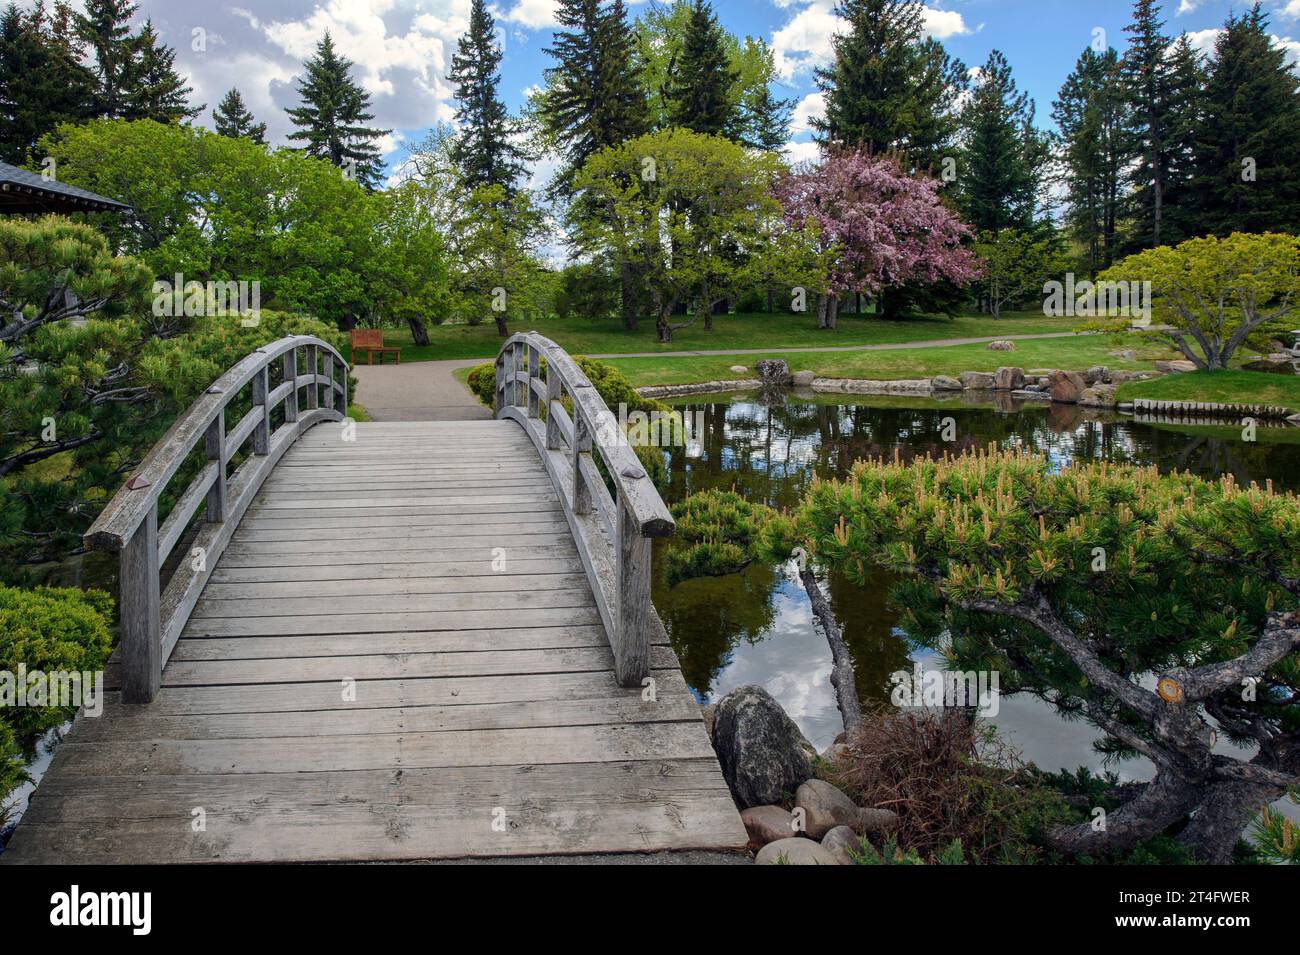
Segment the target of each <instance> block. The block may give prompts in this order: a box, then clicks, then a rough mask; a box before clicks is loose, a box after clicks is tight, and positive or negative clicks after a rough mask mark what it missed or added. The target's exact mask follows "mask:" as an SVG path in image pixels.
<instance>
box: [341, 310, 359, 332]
mask: <svg viewBox="0 0 1300 955" xmlns="http://www.w3.org/2000/svg"><path fill="white" fill-rule="evenodd" d="M356 327H357V317H356V316H355V315H353V314H351V313H348V314H347V315H344V316H343V317H342V318H340V319H339V331H342V332H350V331H352V329H354V328H356Z"/></svg>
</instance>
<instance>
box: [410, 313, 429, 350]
mask: <svg viewBox="0 0 1300 955" xmlns="http://www.w3.org/2000/svg"><path fill="white" fill-rule="evenodd" d="M406 325H407V327H408V328H410V330H411V341H412V342H414V343H415V344H417V345H427V344H429V332H428V329H426V328H425V327H424V319H422V318H408V319H407V320H406Z"/></svg>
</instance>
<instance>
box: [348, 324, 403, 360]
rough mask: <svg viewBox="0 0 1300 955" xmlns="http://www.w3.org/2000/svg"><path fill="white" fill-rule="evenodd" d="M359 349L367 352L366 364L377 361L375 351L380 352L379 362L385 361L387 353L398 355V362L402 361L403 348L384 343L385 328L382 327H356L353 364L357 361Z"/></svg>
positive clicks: (353, 337)
mask: <svg viewBox="0 0 1300 955" xmlns="http://www.w3.org/2000/svg"><path fill="white" fill-rule="evenodd" d="M357 349H360V350H361V351H363V352H365V353H366V364H367V365H373V364H374V363H375V361H374V358H375V352H379V364H381V365H382V364H383V363H384V356H385V355H389V354H392V355H396V356H397V363H398V364H399V365H400V364H401V363H402V350H401V349H400V348H398V347H397V346H396V345H385V344H384V330H383V329H382V328H354V329H353V330H352V347H351V352H352V355H351V357H352V364H354V365H355V364H356V363H357Z"/></svg>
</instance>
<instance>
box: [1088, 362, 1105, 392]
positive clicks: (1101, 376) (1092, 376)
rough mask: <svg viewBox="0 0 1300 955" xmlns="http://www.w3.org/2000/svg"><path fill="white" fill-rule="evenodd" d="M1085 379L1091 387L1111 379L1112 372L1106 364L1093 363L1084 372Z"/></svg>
mask: <svg viewBox="0 0 1300 955" xmlns="http://www.w3.org/2000/svg"><path fill="white" fill-rule="evenodd" d="M1083 381H1084V384H1086V385H1087V386H1088V387H1089V388H1091V387H1092V386H1093V385H1097V384H1101V383H1102V382H1106V381H1110V372H1109V370H1108V369H1107V368H1106V366H1105V365H1093V366H1092V367H1091V368H1089V369H1088V370H1087V371H1085V372H1084V373H1083Z"/></svg>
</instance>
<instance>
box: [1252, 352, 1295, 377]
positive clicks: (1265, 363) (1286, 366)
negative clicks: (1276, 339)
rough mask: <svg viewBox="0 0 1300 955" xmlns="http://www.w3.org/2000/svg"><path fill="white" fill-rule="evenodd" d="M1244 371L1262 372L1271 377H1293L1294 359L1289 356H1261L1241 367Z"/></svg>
mask: <svg viewBox="0 0 1300 955" xmlns="http://www.w3.org/2000/svg"><path fill="white" fill-rule="evenodd" d="M1241 367H1242V369H1243V370H1244V371H1263V372H1267V373H1269V374H1273V375H1294V374H1295V373H1296V369H1295V359H1294V358H1292V357H1291V356H1290V355H1284V354H1278V355H1263V356H1261V357H1259V358H1256V359H1254V360H1252V361H1248V362H1246V363H1245V364H1244V365H1242V366H1241Z"/></svg>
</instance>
